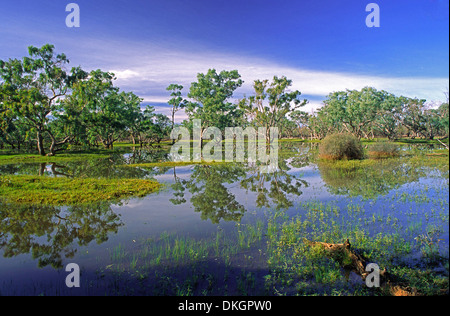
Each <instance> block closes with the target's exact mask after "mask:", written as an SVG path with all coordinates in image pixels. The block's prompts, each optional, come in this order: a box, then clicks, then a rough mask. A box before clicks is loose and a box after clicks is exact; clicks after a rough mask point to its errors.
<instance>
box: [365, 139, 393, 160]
mask: <svg viewBox="0 0 450 316" xmlns="http://www.w3.org/2000/svg"><path fill="white" fill-rule="evenodd" d="M368 154H369V157H370V158H375V159H380V158H392V157H398V156H399V155H400V147H399V146H398V145H397V144H394V143H393V142H388V141H382V142H377V143H375V144H373V145H371V146H370V147H369V149H368Z"/></svg>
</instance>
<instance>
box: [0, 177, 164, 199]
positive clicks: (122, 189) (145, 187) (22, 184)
mask: <svg viewBox="0 0 450 316" xmlns="http://www.w3.org/2000/svg"><path fill="white" fill-rule="evenodd" d="M159 188H160V184H159V183H158V182H156V181H151V180H142V179H97V178H73V179H71V178H62V177H43V176H28V175H20V176H16V175H7V176H0V191H1V192H2V193H1V197H2V198H3V199H5V200H6V202H13V203H31V204H33V203H39V204H45V205H73V204H83V203H91V202H96V201H115V200H120V199H123V198H128V197H143V196H145V195H148V194H150V193H153V192H155V191H157V190H158V189H159Z"/></svg>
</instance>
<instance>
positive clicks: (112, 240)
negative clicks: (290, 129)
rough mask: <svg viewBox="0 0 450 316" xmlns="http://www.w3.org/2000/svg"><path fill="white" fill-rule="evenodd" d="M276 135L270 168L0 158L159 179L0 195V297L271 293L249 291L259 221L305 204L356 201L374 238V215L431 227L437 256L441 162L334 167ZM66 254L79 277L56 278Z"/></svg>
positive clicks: (442, 218)
mask: <svg viewBox="0 0 450 316" xmlns="http://www.w3.org/2000/svg"><path fill="white" fill-rule="evenodd" d="M280 145H281V148H280V153H281V156H280V158H279V160H280V168H279V170H278V171H277V172H275V173H271V174H263V173H260V172H259V169H258V166H254V165H247V164H217V165H214V164H213V165H188V166H176V167H133V166H124V165H127V164H133V163H143V162H155V161H156V162H159V161H164V160H166V159H168V155H167V153H166V152H163V151H145V150H143V151H139V150H135V151H131V150H130V151H129V152H123V153H117V154H114V155H113V156H112V157H111V158H109V159H96V160H89V161H77V162H59V163H51V162H48V163H29V164H11V165H2V166H0V173H2V174H34V175H36V174H40V175H42V176H48V177H55V176H57V177H107V178H154V179H156V180H158V181H159V182H161V183H163V184H164V185H163V188H162V189H161V190H160V191H159V192H158V193H154V194H150V195H148V196H146V197H144V198H131V199H128V200H123V201H121V202H120V203H116V204H112V203H109V202H99V203H94V204H91V205H78V206H64V207H54V206H46V205H35V206H23V205H11V204H6V203H4V202H0V203H2V204H0V295H105V294H106V295H246V294H269V295H271V294H273V293H270V292H267V290H266V292H264V291H263V290H262V289H261V287H263V286H264V277H265V276H266V275H267V274H269V271H270V268H269V266H268V264H267V254H266V251H267V245H266V235H267V231H266V228H267V222H268V219H270V218H274V216H275V217H276V216H282V217H284V218H294V217H295V216H297V215H299V214H302V212H305V208H308V207H310V208H311V207H312V206H311V205H312V204H314V205H326V206H330V207H334V208H340V209H345V210H349V209H352V208H354V207H355V206H357V209H358V212H359V214H358V215H355V216H358V217H360V218H361V217H364V218H366V219H372V218H373V221H369V220H367V221H365V222H362V223H365V224H362V225H363V226H364V229H365V230H366V231H367V233H368V234H373V235H374V236H375V235H377V234H379V233H380V232H383V233H386V230H383V231H381V230H380V226H383V225H381V224H379V223H385V222H386V221H390V220H394V221H396V223H395V225H397V226H401V227H404V228H405V229H404V230H403V231H405V232H406V231H407V232H408V233H405V239H406V240H408V241H409V242H411V243H412V244H414V243H415V242H416V241H415V240H414V238H415V236H416V237H417V236H418V235H420V234H425V233H427V232H429V231H430V229H431V228H433V229H434V230H433V232H435V233H436V235H435V236H433V237H435V238H436V239H439V247H440V250H441V251H442V252H443V253H444V255H445V254H447V262H448V244H449V230H448V214H449V198H448V193H449V183H448V169H447V170H446V171H445V170H444V171H442V170H438V169H434V168H432V167H426V168H422V167H420V168H418V167H417V166H413V167H411V166H409V165H407V164H405V162H404V160H402V159H386V160H383V161H379V162H377V163H376V164H374V166H373V168H372V169H371V170H366V171H365V172H354V173H339V172H336V170H334V169H333V168H330V167H329V166H327V165H323V164H321V163H320V162H318V161H317V158H316V152H317V151H316V148H315V147H314V145H313V144H308V145H304V144H301V143H289V144H283V143H281V144H280ZM409 150H412V149H411V148H407V149H406V150H405V151H406V152H408V151H409ZM425 150H426V149H425ZM314 207H315V206H314ZM277 214H278V215H277ZM346 214H347V215H345V216H351V215H349V214H350V212H347V213H346ZM351 220H352V219H351V218H349V221H351ZM369 222H370V224H368V223H369ZM393 227H395V226H393ZM383 229H385V228H383ZM389 229H390V228H389ZM416 243H417V242H416ZM69 263H76V264H77V265H78V266H79V267H80V271H81V274H80V287H72V288H69V287H67V285H66V278H67V276H68V275H69V273H70V272H71V271H65V267H66V266H67V265H68V264H69ZM447 266H448V265H447Z"/></svg>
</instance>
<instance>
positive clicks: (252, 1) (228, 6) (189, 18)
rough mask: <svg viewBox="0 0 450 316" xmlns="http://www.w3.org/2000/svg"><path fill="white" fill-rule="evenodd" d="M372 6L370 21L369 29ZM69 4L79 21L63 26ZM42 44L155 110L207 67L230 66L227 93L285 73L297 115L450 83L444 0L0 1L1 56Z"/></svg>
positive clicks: (441, 94)
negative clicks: (296, 99) (373, 22)
mask: <svg viewBox="0 0 450 316" xmlns="http://www.w3.org/2000/svg"><path fill="white" fill-rule="evenodd" d="M372 2H373V3H376V4H377V5H378V7H379V21H380V25H379V27H368V26H367V25H366V18H367V16H368V15H370V14H371V13H372V12H367V11H366V6H367V5H368V4H369V3H372ZM69 3H75V4H77V5H78V7H79V10H80V11H79V17H80V25H79V27H68V26H67V25H66V17H67V16H68V15H69V14H71V12H66V6H67V5H68V4H69ZM47 43H49V44H53V45H54V46H55V50H56V52H57V53H65V54H66V55H67V56H68V58H69V60H70V66H81V67H82V68H83V69H85V70H94V69H101V70H103V71H111V72H113V73H115V74H116V77H117V80H116V82H115V84H116V86H118V87H120V88H121V89H122V90H124V91H132V92H134V93H135V94H137V95H138V96H140V97H141V98H143V99H144V103H145V104H152V105H155V107H156V109H157V110H158V111H159V112H162V113H168V107H167V105H166V103H167V101H168V99H169V98H170V96H169V92H168V91H166V87H167V86H168V85H169V84H171V83H178V84H181V85H183V86H184V89H183V94H184V95H186V94H187V92H188V90H189V87H190V84H191V83H192V82H193V81H195V80H196V76H197V74H198V73H206V72H207V71H208V69H212V68H214V69H216V70H217V71H221V70H234V69H236V70H238V71H239V73H240V74H241V76H242V79H243V80H244V84H243V86H242V87H240V88H239V89H238V90H236V92H235V95H234V98H235V99H239V98H241V97H243V96H245V95H251V94H252V84H253V82H254V80H258V79H260V80H263V79H269V80H271V79H272V78H273V77H274V76H275V75H276V76H286V77H287V78H288V79H291V80H292V82H293V85H292V87H291V89H292V90H299V91H300V92H301V93H302V98H306V99H307V100H309V104H308V105H307V106H306V107H305V109H304V110H306V111H312V110H315V109H318V108H320V106H321V105H322V102H323V100H325V99H326V96H327V95H328V94H329V93H332V92H335V91H342V90H346V89H351V90H353V89H358V90H359V89H362V88H363V87H365V86H372V87H374V88H376V89H378V90H386V91H388V92H391V93H394V94H395V95H403V96H408V97H412V98H415V97H417V98H421V99H426V100H427V101H428V102H429V103H430V104H437V103H439V102H442V101H445V92H446V91H448V89H449V88H448V87H449V1H448V0H395V1H393V0H339V1H336V0H281V1H280V0H277V1H274V0H271V1H269V0H226V1H225V0H208V1H207V0H128V1H125V0H109V1H98V0H72V1H64V0H56V1H55V0H42V1H38V0H15V1H7V0H1V5H0V60H8V59H9V58H12V59H14V58H22V57H24V56H26V55H27V47H28V46H30V45H33V46H36V47H40V46H42V45H44V44H47ZM183 115H184V114H183V113H179V114H178V116H177V120H178V121H180V120H182V119H183V118H184V116H183Z"/></svg>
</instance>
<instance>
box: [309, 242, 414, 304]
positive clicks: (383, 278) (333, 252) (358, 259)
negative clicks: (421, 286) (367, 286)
mask: <svg viewBox="0 0 450 316" xmlns="http://www.w3.org/2000/svg"><path fill="white" fill-rule="evenodd" d="M304 243H305V244H307V245H310V246H321V247H323V248H324V249H325V250H326V252H327V253H328V255H329V256H330V257H331V258H332V259H333V260H335V261H337V262H338V263H339V264H340V265H341V266H342V267H343V268H344V269H350V270H352V271H354V272H355V273H356V274H358V275H359V276H360V277H361V279H362V280H363V281H365V280H366V277H367V276H368V275H369V272H367V271H366V267H367V265H368V264H369V262H368V261H367V259H366V258H364V256H362V255H361V254H359V253H358V252H357V251H355V250H354V249H352V247H351V244H350V241H349V240H348V239H347V240H346V241H345V242H344V243H342V244H330V243H325V242H318V241H309V240H307V239H304ZM380 287H382V289H383V290H386V291H387V292H388V293H389V294H390V295H393V296H418V295H419V293H418V292H417V291H416V290H415V289H412V288H410V287H408V286H406V285H404V284H402V283H401V282H400V281H399V280H396V279H395V278H394V277H393V276H391V275H390V274H389V273H388V272H387V270H386V268H384V269H383V270H381V271H380Z"/></svg>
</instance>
